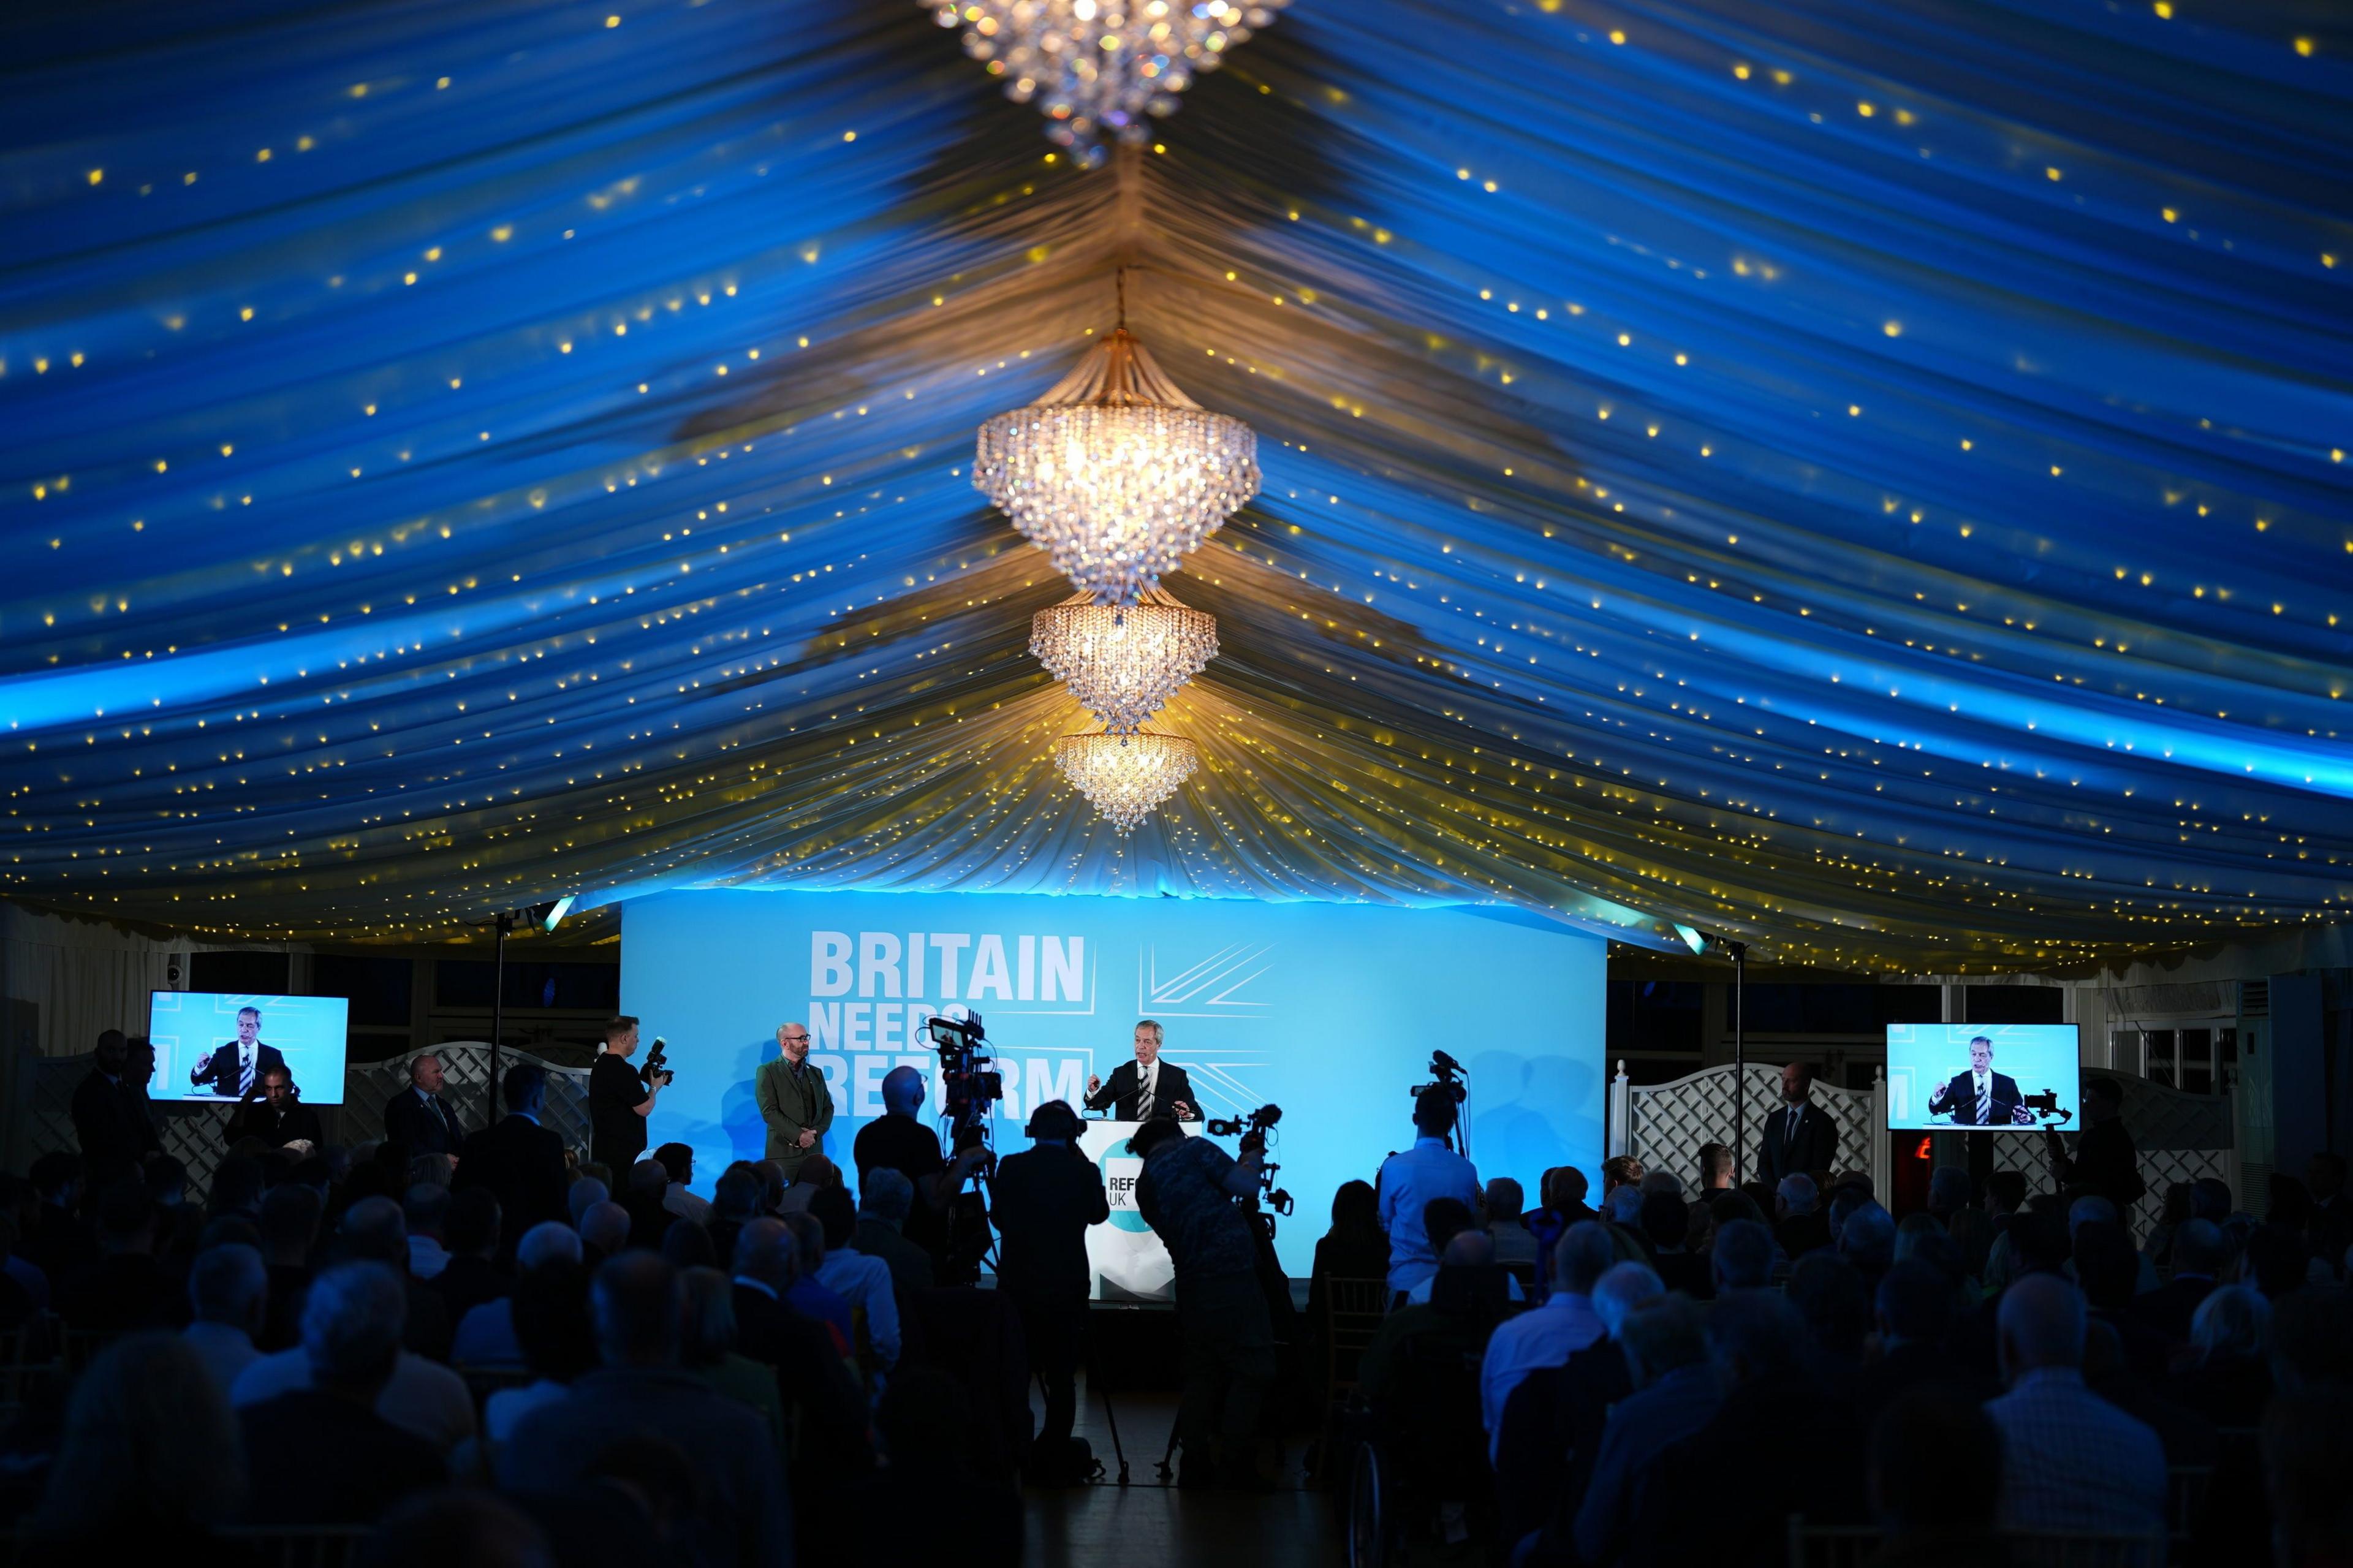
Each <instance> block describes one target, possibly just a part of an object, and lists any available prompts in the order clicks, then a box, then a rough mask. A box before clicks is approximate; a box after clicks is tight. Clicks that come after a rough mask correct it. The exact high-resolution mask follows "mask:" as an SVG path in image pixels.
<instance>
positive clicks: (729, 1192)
mask: <svg viewBox="0 0 2353 1568" xmlns="http://www.w3.org/2000/svg"><path fill="white" fill-rule="evenodd" d="M765 1196H766V1194H765V1189H764V1188H763V1186H762V1184H761V1182H760V1173H759V1172H757V1171H755V1170H754V1169H753V1168H752V1167H751V1166H749V1165H744V1164H736V1165H731V1166H729V1167H728V1168H727V1170H726V1171H725V1172H724V1173H722V1174H721V1176H720V1178H719V1179H718V1180H717V1181H716V1182H713V1183H712V1184H711V1212H712V1214H714V1215H718V1217H720V1218H721V1219H726V1220H733V1221H735V1222H736V1223H738V1224H741V1223H743V1222H744V1221H745V1220H748V1219H754V1218H756V1217H757V1216H758V1215H759V1213H760V1210H761V1208H762V1207H763V1206H764V1204H763V1200H764V1198H765Z"/></svg>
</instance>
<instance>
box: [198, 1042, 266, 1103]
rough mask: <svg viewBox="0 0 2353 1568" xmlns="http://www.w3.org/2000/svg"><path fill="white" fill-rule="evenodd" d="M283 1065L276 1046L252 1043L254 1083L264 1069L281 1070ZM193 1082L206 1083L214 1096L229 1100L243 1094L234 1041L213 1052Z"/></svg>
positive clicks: (257, 1080)
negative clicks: (217, 1095) (223, 1096)
mask: <svg viewBox="0 0 2353 1568" xmlns="http://www.w3.org/2000/svg"><path fill="white" fill-rule="evenodd" d="M285 1065H286V1058H285V1056H284V1055H283V1054H282V1053H281V1052H280V1050H279V1049H278V1047H276V1046H269V1045H264V1044H262V1043H261V1042H260V1041H259V1040H256V1041H254V1042H253V1077H254V1081H255V1082H257V1083H258V1082H259V1081H260V1079H261V1075H262V1073H263V1072H264V1071H265V1070H266V1069H268V1068H282V1067H284V1066H285ZM195 1082H197V1083H198V1084H207V1083H208V1084H210V1085H212V1086H213V1092H214V1093H215V1094H225V1095H227V1096H228V1098H229V1099H231V1100H235V1099H236V1098H237V1096H238V1095H240V1094H242V1093H244V1092H245V1089H244V1086H243V1085H242V1084H240V1083H238V1081H237V1042H236V1041H235V1040H231V1041H230V1042H229V1043H228V1044H227V1045H225V1046H223V1047H220V1049H218V1050H216V1051H215V1052H214V1053H213V1054H212V1056H211V1057H210V1058H207V1059H206V1062H205V1070H204V1071H202V1072H200V1073H198V1074H197V1075H196V1077H195Z"/></svg>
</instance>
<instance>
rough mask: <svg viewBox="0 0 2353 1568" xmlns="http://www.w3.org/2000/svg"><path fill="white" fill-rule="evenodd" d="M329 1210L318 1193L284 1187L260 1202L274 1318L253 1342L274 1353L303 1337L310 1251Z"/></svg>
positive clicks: (284, 1184)
mask: <svg viewBox="0 0 2353 1568" xmlns="http://www.w3.org/2000/svg"><path fill="white" fill-rule="evenodd" d="M325 1210H326V1205H325V1203H324V1202H323V1201H322V1199H321V1198H320V1196H319V1194H318V1192H317V1190H316V1189H314V1188H311V1187H308V1186H305V1185H303V1184H301V1183H300V1182H280V1184H278V1185H276V1186H274V1187H272V1188H270V1189H269V1195H268V1196H267V1197H265V1198H263V1199H262V1200H261V1256H262V1259H263V1261H264V1262H266V1263H267V1264H268V1265H269V1318H268V1320H267V1321H265V1323H264V1325H263V1327H262V1331H261V1333H260V1335H259V1338H257V1339H256V1340H255V1341H254V1344H255V1345H256V1346H258V1347H259V1349H260V1350H262V1351H263V1352H268V1353H275V1352H279V1351H282V1350H285V1349H287V1348H288V1347H289V1346H290V1345H292V1344H294V1343H296V1342H298V1341H300V1340H301V1337H302V1297H303V1293H304V1292H305V1291H307V1290H309V1289H310V1288H311V1248H312V1247H315V1246H317V1245H318V1240H319V1220H320V1217H321V1215H323V1214H324V1213H325Z"/></svg>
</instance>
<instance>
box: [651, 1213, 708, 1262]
mask: <svg viewBox="0 0 2353 1568" xmlns="http://www.w3.org/2000/svg"><path fill="white" fill-rule="evenodd" d="M661 1255H662V1256H663V1257H664V1258H668V1259H669V1260H670V1267H671V1268H681V1269H683V1268H712V1267H715V1266H716V1265H717V1264H718V1262H719V1251H718V1248H716V1247H712V1245H711V1233H710V1232H709V1231H707V1230H705V1229H703V1228H702V1226H700V1225H699V1224H697V1223H696V1222H694V1221H693V1220H691V1219H688V1218H686V1217H685V1216H684V1215H681V1216H680V1217H679V1218H677V1219H674V1220H672V1221H670V1226H669V1227H668V1228H667V1229H665V1230H664V1231H663V1232H662V1243H661Z"/></svg>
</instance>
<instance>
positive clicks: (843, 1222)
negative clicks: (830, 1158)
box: [808, 1187, 913, 1252]
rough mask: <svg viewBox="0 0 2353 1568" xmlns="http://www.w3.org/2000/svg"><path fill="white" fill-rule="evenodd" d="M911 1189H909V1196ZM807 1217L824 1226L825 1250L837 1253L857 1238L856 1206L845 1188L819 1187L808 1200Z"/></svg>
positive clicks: (911, 1192)
mask: <svg viewBox="0 0 2353 1568" xmlns="http://www.w3.org/2000/svg"><path fill="white" fill-rule="evenodd" d="M909 1193H910V1195H912V1194H913V1188H910V1189H909ZM808 1212H809V1217H810V1218H811V1219H814V1220H816V1221H817V1222H818V1224H819V1225H821V1226H825V1249H826V1250H827V1251H828V1252H839V1251H840V1250H841V1249H842V1248H843V1247H849V1246H850V1245H852V1243H853V1242H854V1241H855V1240H856V1238H857V1236H858V1205H856V1204H855V1203H852V1202H851V1201H850V1197H849V1189H848V1188H847V1187H820V1188H818V1194H817V1196H815V1197H813V1198H811V1199H809V1206H808Z"/></svg>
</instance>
